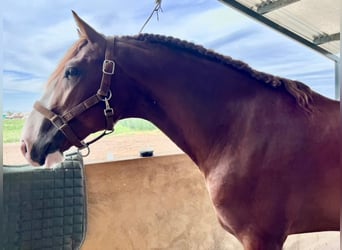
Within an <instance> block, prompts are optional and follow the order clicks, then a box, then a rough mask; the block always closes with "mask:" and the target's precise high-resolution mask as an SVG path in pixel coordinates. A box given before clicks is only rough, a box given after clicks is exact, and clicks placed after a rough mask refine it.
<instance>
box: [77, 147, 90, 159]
mask: <svg viewBox="0 0 342 250" xmlns="http://www.w3.org/2000/svg"><path fill="white" fill-rule="evenodd" d="M83 149H87V152H86V153H85V154H82V152H81V150H83ZM77 152H78V153H79V154H80V155H81V156H82V157H87V156H88V155H89V154H90V148H89V145H88V144H84V147H83V148H78V149H77Z"/></svg>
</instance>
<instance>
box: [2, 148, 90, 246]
mask: <svg viewBox="0 0 342 250" xmlns="http://www.w3.org/2000/svg"><path fill="white" fill-rule="evenodd" d="M3 172H4V175H3V182H4V186H3V191H4V200H3V201H4V202H3V206H4V207H3V209H4V216H3V218H4V219H3V220H4V224H3V232H4V235H3V236H4V237H3V241H4V242H3V243H2V244H1V245H0V246H1V249H2V250H16V249H23V250H24V249H63V250H66V249H67V250H69V249H70V250H71V249H79V248H80V246H81V244H82V242H83V240H84V237H85V232H86V191H85V179H84V173H83V160H82V157H81V156H80V155H79V154H73V155H70V156H67V158H66V159H65V161H64V162H62V163H60V164H58V166H57V167H55V168H51V169H47V168H37V167H32V166H28V165H27V166H4V167H3Z"/></svg>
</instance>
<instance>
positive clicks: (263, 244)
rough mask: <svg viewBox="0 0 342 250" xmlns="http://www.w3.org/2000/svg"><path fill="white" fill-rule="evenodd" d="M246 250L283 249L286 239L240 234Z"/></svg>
mask: <svg viewBox="0 0 342 250" xmlns="http://www.w3.org/2000/svg"><path fill="white" fill-rule="evenodd" d="M238 238H239V240H240V241H241V243H242V245H243V247H244V250H282V249H283V244H284V241H285V239H276V238H269V237H267V238H266V237H265V238H264V237H260V236H255V235H244V236H240V237H239V236H238Z"/></svg>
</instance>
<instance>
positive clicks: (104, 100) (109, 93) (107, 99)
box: [99, 90, 112, 102]
mask: <svg viewBox="0 0 342 250" xmlns="http://www.w3.org/2000/svg"><path fill="white" fill-rule="evenodd" d="M99 98H100V100H101V101H103V102H106V101H109V100H110V99H111V98H112V91H111V90H109V91H108V97H107V96H106V97H99Z"/></svg>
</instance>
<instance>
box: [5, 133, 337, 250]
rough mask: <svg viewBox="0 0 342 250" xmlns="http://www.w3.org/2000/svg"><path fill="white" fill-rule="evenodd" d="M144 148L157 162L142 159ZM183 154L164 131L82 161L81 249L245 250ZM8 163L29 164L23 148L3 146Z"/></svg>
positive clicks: (294, 243) (323, 242)
mask: <svg viewBox="0 0 342 250" xmlns="http://www.w3.org/2000/svg"><path fill="white" fill-rule="evenodd" d="M145 149H153V150H154V155H155V156H160V157H154V158H149V159H140V160H137V159H136V158H139V153H140V151H141V150H145ZM181 153H182V151H181V150H180V149H178V148H177V147H176V146H175V145H174V144H173V143H172V142H171V141H170V140H169V139H168V138H167V137H166V136H164V135H163V134H162V133H160V132H151V133H144V134H135V135H129V136H120V135H119V136H109V137H107V138H104V139H102V140H101V141H100V142H97V143H96V144H94V145H92V146H91V154H90V155H89V156H88V157H87V158H84V161H85V164H86V168H85V170H86V180H87V195H88V232H87V237H86V240H85V242H84V245H83V247H82V250H87V249H92V250H96V249H99V250H100V249H101V250H103V249H104V250H106V249H194V250H195V249H196V250H197V249H212V250H214V249H215V250H220V249H228V250H242V248H241V245H240V243H239V242H237V241H236V240H235V238H234V237H232V236H231V235H228V234H227V233H226V232H224V231H223V230H222V228H220V226H219V224H218V222H217V220H216V217H215V213H214V210H213V208H212V206H211V203H210V199H209V196H208V194H207V192H206V188H205V185H204V181H203V177H202V176H201V174H200V172H199V171H198V169H197V168H196V166H195V165H194V164H193V163H192V162H191V160H190V159H189V158H188V157H187V156H185V155H182V154H181ZM167 155H173V156H167ZM113 160H114V161H115V162H113V163H110V162H107V163H103V162H106V161H113ZM3 162H4V164H7V165H19V164H25V159H24V158H23V157H22V156H21V154H20V153H19V144H17V143H13V144H5V145H4V147H3ZM101 162H102V163H101ZM109 187H110V188H109ZM284 249H285V250H338V249H340V236H339V233H331V232H330V233H329V232H328V233H315V234H303V235H293V236H290V237H289V238H288V240H287V241H286V243H285V248H284Z"/></svg>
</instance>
